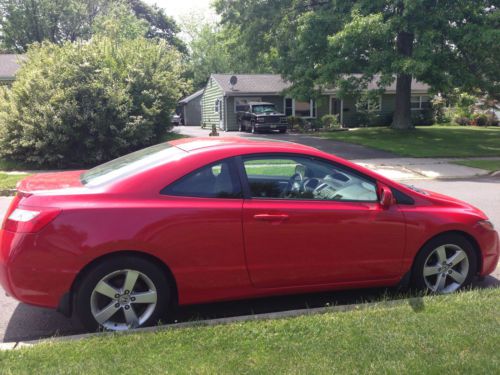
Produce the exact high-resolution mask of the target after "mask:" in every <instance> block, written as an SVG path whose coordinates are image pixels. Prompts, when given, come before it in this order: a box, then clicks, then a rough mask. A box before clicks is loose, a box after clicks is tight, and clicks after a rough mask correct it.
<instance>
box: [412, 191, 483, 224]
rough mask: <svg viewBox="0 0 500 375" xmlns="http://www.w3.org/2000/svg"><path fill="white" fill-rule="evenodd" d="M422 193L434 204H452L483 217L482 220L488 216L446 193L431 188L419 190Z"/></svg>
mask: <svg viewBox="0 0 500 375" xmlns="http://www.w3.org/2000/svg"><path fill="white" fill-rule="evenodd" d="M421 192H422V194H424V195H425V196H426V197H427V198H429V199H430V200H431V201H432V202H433V203H434V204H438V205H443V206H452V207H457V208H460V209H465V210H467V211H469V212H470V213H472V214H475V215H476V216H479V217H481V218H483V219H484V220H487V219H488V217H487V216H486V214H485V213H484V212H483V211H481V210H480V209H479V208H477V207H475V206H473V205H472V204H470V203H467V202H464V201H462V200H460V199H456V198H453V197H450V196H448V195H444V194H440V193H436V192H434V191H431V190H421Z"/></svg>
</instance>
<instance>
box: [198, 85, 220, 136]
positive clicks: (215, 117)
mask: <svg viewBox="0 0 500 375" xmlns="http://www.w3.org/2000/svg"><path fill="white" fill-rule="evenodd" d="M217 99H222V106H221V110H222V113H223V114H224V106H225V103H224V92H223V91H222V89H221V88H220V86H219V85H218V84H217V82H215V80H214V79H213V78H212V77H210V79H209V81H208V83H207V86H206V87H205V91H204V92H203V95H202V98H201V123H202V124H205V125H206V127H207V128H211V127H212V125H215V126H216V127H217V128H218V129H220V128H221V127H220V118H219V114H218V113H217V112H215V102H216V100H217Z"/></svg>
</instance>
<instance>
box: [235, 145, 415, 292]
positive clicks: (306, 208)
mask: <svg viewBox="0 0 500 375" xmlns="http://www.w3.org/2000/svg"><path fill="white" fill-rule="evenodd" d="M241 168H242V170H243V172H244V173H242V174H243V175H244V177H245V179H246V184H247V197H246V198H247V199H245V200H244V204H243V229H244V241H245V252H246V261H247V266H248V270H249V274H250V277H251V281H252V283H253V285H254V286H256V287H263V288H266V287H286V286H299V285H308V284H309V285H311V284H330V283H346V282H357V281H369V280H381V279H390V278H393V277H396V276H398V275H399V273H400V269H401V261H402V256H403V251H404V246H405V223H404V217H403V215H402V213H401V212H400V211H399V209H398V207H397V205H392V206H390V207H389V208H388V209H384V208H382V207H381V205H380V204H379V202H378V198H377V183H376V181H373V180H372V179H370V178H368V177H366V176H364V175H361V174H359V172H356V171H354V170H351V169H348V168H345V167H342V166H340V165H336V164H333V163H330V162H328V161H325V160H322V159H321V160H320V159H315V158H311V157H308V156H304V155H273V154H260V155H253V156H249V157H244V158H242V162H241Z"/></svg>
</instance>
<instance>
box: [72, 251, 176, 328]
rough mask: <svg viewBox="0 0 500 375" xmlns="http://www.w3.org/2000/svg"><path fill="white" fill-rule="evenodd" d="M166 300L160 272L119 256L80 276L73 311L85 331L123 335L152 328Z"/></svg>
mask: <svg viewBox="0 0 500 375" xmlns="http://www.w3.org/2000/svg"><path fill="white" fill-rule="evenodd" d="M169 297H170V291H169V287H168V281H167V278H166V277H165V275H164V273H163V271H162V270H161V268H159V267H158V266H157V265H155V264H154V263H153V262H150V261H147V260H145V259H143V258H140V257H133V256H122V257H120V258H118V257H117V258H111V259H107V260H105V261H103V262H102V263H99V264H97V265H96V266H95V267H93V268H92V269H91V270H90V271H89V272H88V273H87V274H86V275H85V276H84V278H83V280H82V282H81V283H80V286H79V288H78V289H77V293H76V295H75V307H76V313H77V315H78V317H79V318H80V320H81V321H82V323H83V325H84V326H85V327H86V328H87V329H88V330H89V331H95V330H97V329H99V328H103V329H106V330H110V331H124V330H128V329H131V328H138V327H144V326H148V325H153V324H156V323H157V322H158V320H159V319H160V318H161V317H163V316H164V314H165V312H166V310H167V306H168V304H169Z"/></svg>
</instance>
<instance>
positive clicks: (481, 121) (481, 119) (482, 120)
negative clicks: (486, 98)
mask: <svg viewBox="0 0 500 375" xmlns="http://www.w3.org/2000/svg"><path fill="white" fill-rule="evenodd" d="M472 120H473V121H474V123H475V125H477V126H487V125H488V116H487V115H486V114H485V113H475V114H474V115H473V116H472Z"/></svg>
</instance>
